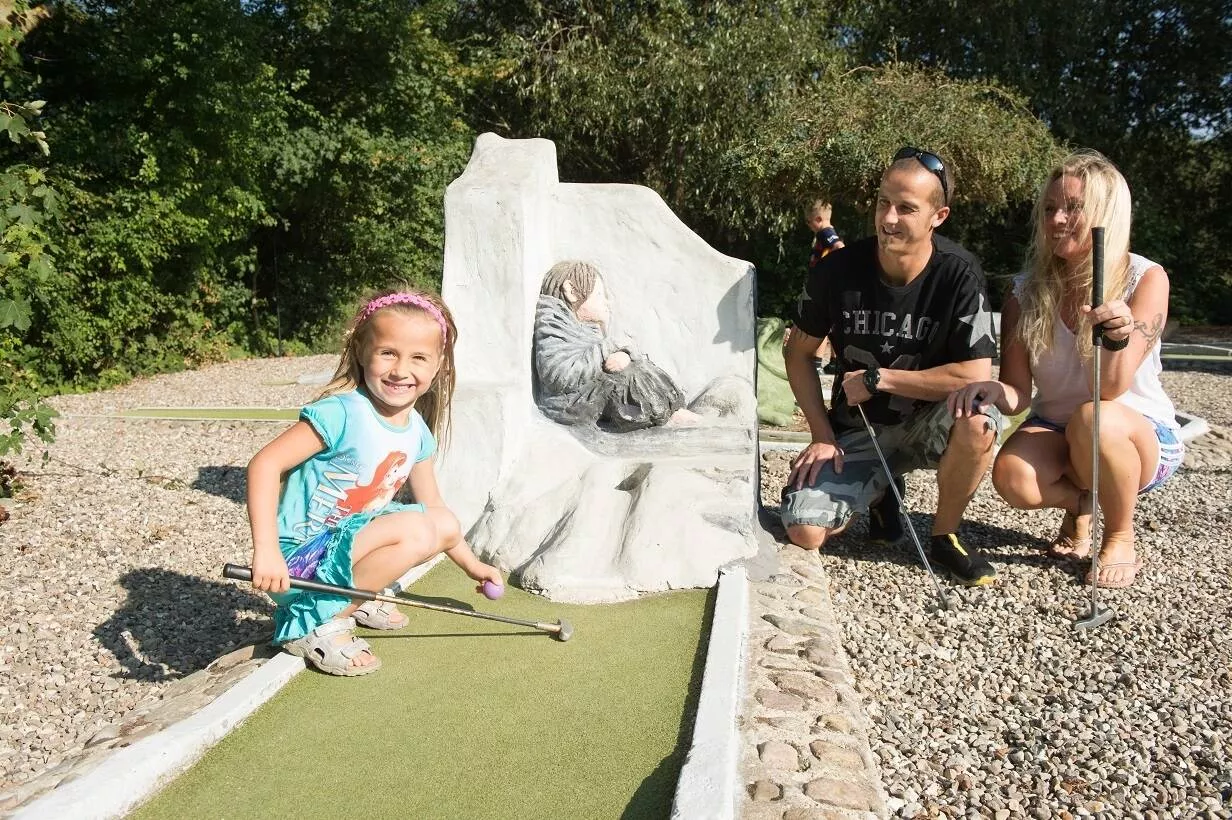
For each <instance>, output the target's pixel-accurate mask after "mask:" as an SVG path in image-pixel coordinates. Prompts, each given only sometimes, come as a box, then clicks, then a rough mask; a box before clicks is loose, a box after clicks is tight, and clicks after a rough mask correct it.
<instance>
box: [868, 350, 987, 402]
mask: <svg viewBox="0 0 1232 820" xmlns="http://www.w3.org/2000/svg"><path fill="white" fill-rule="evenodd" d="M991 378H992V359H971V360H970V361H965V362H955V363H953V364H943V365H940V366H938V367H930V368H928V369H927V370H887V369H884V368H883V369H882V370H881V380H880V382H878V384H877V390H878V392H881V393H893V394H894V395H896V396H906V397H907V398H909V399H922V400H924V401H945V399H946V398H948V397H949V395H950V394H951V393H953V392H954V391H955V390H958V389H960V388H962V387H965V386H966V385H968V384H970V383H971V382H980V381H988V380H989V379H991Z"/></svg>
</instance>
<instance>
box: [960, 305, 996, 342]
mask: <svg viewBox="0 0 1232 820" xmlns="http://www.w3.org/2000/svg"><path fill="white" fill-rule="evenodd" d="M979 298H980V302H979V307H977V308H976V309H975V313H972V314H971V315H970V316H960V317H958V321H960V322H962V323H963V324H965V325H970V326H971V347H972V348H974V347H975V346H976V345H978V344H979V343H980V341H982V340H983V339H984V338H987V339H988V341H990V342H992V343H993V344H996V343H997V340H996V339H994V338H993V335H992V311H990V310H989V309H988V308H987V307H985V306H984V294H982V293H981V294H980V296H979Z"/></svg>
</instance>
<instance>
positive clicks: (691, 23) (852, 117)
mask: <svg viewBox="0 0 1232 820" xmlns="http://www.w3.org/2000/svg"><path fill="white" fill-rule="evenodd" d="M493 5H494V4H493ZM493 5H489V4H483V3H478V4H465V5H464V6H463V14H462V20H463V21H466V22H469V23H471V24H474V25H478V27H479V28H480V29H481V30H482V28H483V24H482V23H476V21H488V22H487V26H488V27H489V30H487V31H486V32H485V33H484V36H483V38H482V42H483V43H484V44H485V49H484V50H478V49H477V50H476V52H475V59H476V61H478V62H482V63H483V64H485V65H487V66H489V69H488V72H487V73H488V76H490V77H491V81H492V89H491V90H490V91H488V92H487V93H486V94H484V95H483V98H484V99H486V100H487V101H488V102H489V106H490V107H489V109H488V110H487V111H483V112H481V114H482V116H483V118H484V119H483V127H492V128H496V129H498V130H502V131H506V132H508V133H510V134H512V135H515V136H543V137H548V138H551V139H553V140H554V141H555V142H556V144H557V147H558V152H559V154H560V160H561V167H562V173H563V174H564V175H565V176H566V178H569V179H575V180H580V181H590V180H606V181H612V180H619V181H629V182H637V183H641V184H645V185H649V186H650V187H652V188H654V189H656V190H657V191H659V193H660V194H662V195H663V197H664V199H665V200H666V201H667V202H668V204H669V205H671V206H672V208H673V209H674V210H675V211H676V212H677V213H678V214H679V215H680V216H681V218H682V219H684V221H685V222H686V223H688V224H689V225H690V226H691V227H693V228H694V229H695V230H696V231H697V232H698V233H699V234H701V235H702V237H703V238H705V239H707V240H708V241H709V242H711V244H713V245H715V246H716V247H718V248H719V249H721V250H724V251H726V252H728V253H732V254H734V255H738V256H742V257H744V258H748V259H750V260H751V261H753V262H755V263H756V264H757V266H758V268H759V270H760V274H761V276H760V281H759V292H760V296H761V301H762V310H763V312H767V313H769V312H775V311H783V310H785V308H786V304H787V303H788V302H789V301H790V300H791V299H792V298H793V297H794V296H795V294H796V293H797V292H798V290H799V282H800V278H801V275H802V271H803V263H804V260H805V258H806V257H807V240H806V238H805V234H804V233H803V231H802V229H801V228H800V227H799V225H800V223H801V215H800V207H801V205H802V204H803V202H804V200H806V199H807V198H809V197H810V196H811V195H814V194H822V195H824V196H827V197H830V198H832V199H834V200H835V201H837V202H839V203H841V204H842V205H843V206H845V210H843V209H840V211H839V214H840V217H839V220H840V224H841V226H842V227H845V228H846V230H847V232H848V233H849V234H850V233H854V234H860V233H863V232H865V230H866V226H865V224H864V223H865V221H866V219H867V211H868V205H869V202H870V197H871V194H872V192H873V190H874V189H875V186H876V181H877V178H878V175H879V174H880V171H881V170H882V169H883V168H884V166H885V164H886V162H887V161H888V160H889V158H890V156H891V155H892V154H893V152H894V151H895V150H896V149H897V148H899V147H901V146H902V145H904V144H919V145H926V146H929V147H931V148H933V149H935V150H939V151H941V152H943V153H944V154H946V156H947V159H948V160H949V161H950V163H951V164H952V166H953V168H954V172H955V175H956V177H957V179H958V181H959V186H958V190H959V194H958V202H959V204H960V209H961V208H966V207H968V206H969V205H971V204H976V203H980V204H985V205H989V206H1000V205H1002V204H1004V203H1005V202H1006V201H1007V200H1015V199H1022V198H1024V197H1026V196H1027V195H1028V191H1029V190H1030V186H1031V185H1032V183H1033V180H1034V179H1036V178H1038V176H1039V175H1040V174H1041V173H1042V170H1043V168H1045V167H1046V166H1047V164H1048V162H1050V161H1051V159H1052V158H1054V156H1055V145H1054V143H1053V141H1052V139H1051V138H1050V136H1049V134H1048V132H1047V129H1046V128H1045V126H1044V125H1043V124H1042V123H1040V122H1039V121H1038V120H1037V119H1036V118H1035V117H1034V116H1033V115H1032V114H1031V113H1030V112H1029V111H1028V109H1027V108H1026V105H1025V101H1024V100H1023V99H1022V98H1021V97H1019V96H1018V95H1015V94H1013V93H1012V92H1009V91H1006V90H1005V89H1003V88H1000V87H999V86H997V85H996V84H995V83H992V82H990V81H984V80H966V81H958V80H955V79H953V78H949V77H947V76H945V75H944V74H942V73H941V72H940V71H937V70H935V69H926V68H921V67H919V66H916V65H912V64H907V63H894V64H889V65H884V66H878V67H868V66H862V65H860V64H859V63H857V62H854V61H853V60H852V59H851V57H850V55H849V53H848V48H847V42H846V41H847V38H848V37H849V33H848V31H847V30H846V29H845V28H844V27H843V26H841V25H840V23H841V22H842V21H841V19H840V18H839V17H837V16H836V15H835V13H834V12H833V10H832V9H831V8H830V7H829V6H828V5H827V4H825V3H820V2H815V0H794V2H793V0H787V2H735V1H734V0H732V1H731V2H725V1H724V0H712V1H711V2H697V1H691V0H662V1H661V2H631V3H621V4H604V5H602V6H600V5H599V4H591V3H587V2H557V3H543V2H525V3H516V4H500V7H501V8H500V10H497V9H495V8H494V7H493ZM843 220H846V224H845V225H844V224H842V223H843ZM789 245H794V246H795V248H794V249H793V250H790V251H788V250H786V248H787V247H788V246H789Z"/></svg>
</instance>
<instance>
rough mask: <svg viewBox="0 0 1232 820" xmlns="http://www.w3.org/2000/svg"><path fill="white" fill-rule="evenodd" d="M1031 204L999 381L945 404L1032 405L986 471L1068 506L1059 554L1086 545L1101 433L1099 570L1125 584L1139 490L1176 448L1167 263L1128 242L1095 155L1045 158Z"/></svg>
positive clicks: (1012, 493)
mask: <svg viewBox="0 0 1232 820" xmlns="http://www.w3.org/2000/svg"><path fill="white" fill-rule="evenodd" d="M1035 214H1036V218H1035V241H1034V243H1033V252H1032V256H1031V258H1030V260H1029V262H1028V270H1027V272H1026V273H1024V274H1022V275H1020V276H1018V277H1017V278H1016V279H1015V280H1014V292H1013V295H1012V296H1011V297H1010V298H1009V299H1008V300H1007V301H1006V303H1005V310H1004V312H1003V314H1002V321H1003V323H1004V324H1003V329H1002V339H1003V346H1002V358H1001V373H1000V381H990V382H976V383H975V384H971V385H968V386H967V387H965V388H963V389H961V390H959V391H957V392H955V393H954V394H953V395H951V396H950V400H949V401H950V404H949V409H950V411H951V412H952V413H954V415H955V416H961V415H964V414H966V413H969V412H971V410H970V408H971V407H972V406H973V404H976V403H978V404H982V405H985V406H987V405H990V404H996V405H997V407H998V408H1000V410H1001V411H1002V412H1003V413H1006V414H1007V415H1008V414H1014V413H1018V412H1021V411H1022V410H1024V409H1026V407H1027V406H1028V404H1030V407H1031V414H1030V416H1029V417H1028V418H1027V420H1026V421H1024V422H1023V423H1022V425H1021V426H1020V427H1019V428H1018V430H1017V431H1016V432H1015V433H1014V434H1013V435H1012V436H1010V438H1009V440H1008V441H1006V443H1005V446H1004V447H1002V448H1001V452H1000V454H999V455H998V456H997V460H996V462H995V463H994V464H993V468H992V480H993V485H994V486H995V487H996V489H997V492H998V493H1000V494H1001V497H1002V498H1004V499H1005V500H1006V501H1007V502H1009V504H1010V505H1011V506H1014V507H1018V508H1022V509H1039V508H1049V507H1054V508H1056V507H1059V508H1061V509H1063V510H1065V516H1064V518H1063V519H1062V521H1061V528H1060V531H1059V532H1058V533H1057V536H1056V538H1054V539H1053V542H1052V545H1051V547H1050V548H1049V550H1048V551H1049V554H1051V555H1052V556H1054V557H1057V558H1072V559H1082V558H1085V557H1086V556H1087V555H1089V554H1090V552H1091V548H1092V545H1091V537H1090V526H1091V494H1090V491H1089V490H1090V486H1091V478H1092V476H1091V457H1092V450H1093V449H1094V448H1095V447H1096V446H1098V447H1099V457H1100V468H1099V500H1100V507H1101V508H1102V510H1103V514H1104V525H1105V526H1104V532H1103V538H1102V540H1103V543H1102V544H1101V545H1100V553H1099V578H1098V581H1099V585H1100V586H1102V587H1127V586H1129V585H1130V584H1132V583H1133V581H1134V578H1135V576H1136V575H1137V573H1138V570H1139V569H1140V568H1141V567H1142V559H1141V558H1140V557H1139V556H1138V555H1137V553H1136V551H1135V549H1134V531H1133V514H1134V506H1135V504H1136V502H1137V496H1138V495H1140V494H1142V493H1145V492H1147V491H1148V490H1151V489H1154V488H1155V487H1158V486H1159V485H1160V484H1162V483H1163V482H1164V481H1166V480H1167V479H1168V477H1169V476H1171V475H1172V473H1173V472H1174V471H1175V470H1176V468H1177V467H1178V466H1179V465H1180V463H1181V459H1182V456H1183V455H1184V448H1183V446H1182V444H1181V442H1180V439H1179V436H1178V428H1177V424H1176V413H1175V410H1174V408H1173V406H1172V401H1171V400H1170V399H1169V398H1168V396H1167V394H1166V393H1164V389H1163V386H1162V385H1161V384H1160V381H1159V373H1160V371H1161V369H1162V367H1161V363H1160V359H1159V353H1160V335H1161V333H1162V331H1163V327H1164V323H1165V322H1166V321H1167V318H1168V275H1167V273H1165V272H1164V269H1163V268H1162V267H1160V266H1159V265H1157V264H1155V263H1154V262H1152V261H1151V260H1149V259H1146V258H1144V257H1141V256H1138V255H1137V254H1133V253H1130V252H1129V228H1130V197H1129V186H1128V185H1126V183H1125V178H1124V177H1123V176H1121V173H1120V171H1118V170H1117V169H1116V167H1115V166H1114V165H1113V164H1112V163H1111V162H1109V161H1108V160H1107V159H1105V158H1104V157H1103V156H1102V155H1100V154H1097V153H1095V152H1085V153H1079V154H1074V155H1072V156H1070V157H1069V158H1067V159H1066V160H1065V161H1064V162H1062V163H1061V165H1060V166H1058V167H1057V168H1056V169H1054V170H1053V172H1052V174H1051V175H1049V177H1048V181H1047V183H1046V184H1045V186H1044V188H1043V190H1042V191H1041V194H1040V198H1039V200H1038V202H1037V203H1036V210H1035ZM1095 226H1104V228H1105V233H1106V239H1105V243H1104V248H1105V258H1106V260H1107V264H1106V266H1105V272H1106V283H1107V284H1106V288H1105V294H1106V297H1107V298H1106V301H1105V302H1104V303H1103V304H1102V305H1099V306H1097V307H1094V308H1093V307H1091V305H1090V301H1091V280H1092V270H1091V228H1092V227H1095ZM1094 325H1102V326H1103V329H1104V334H1103V335H1104V342H1103V348H1104V354H1103V358H1102V360H1101V372H1100V384H1099V391H1098V392H1099V401H1100V411H1099V412H1100V425H1099V442H1098V444H1096V443H1095V442H1094V441H1093V439H1094V436H1093V431H1092V426H1093V425H1092V422H1093V419H1094V412H1093V407H1094V402H1093V395H1094V391H1093V390H1092V385H1091V379H1092V378H1093V376H1092V370H1091V358H1092V356H1093V355H1094V353H1093V344H1092V341H1091V328H1092V326H1094ZM1032 382H1034V384H1035V387H1036V395H1035V398H1034V401H1032V397H1031V385H1032ZM1091 580H1092V579H1091V577H1090V572H1089V571H1088V573H1087V583H1091Z"/></svg>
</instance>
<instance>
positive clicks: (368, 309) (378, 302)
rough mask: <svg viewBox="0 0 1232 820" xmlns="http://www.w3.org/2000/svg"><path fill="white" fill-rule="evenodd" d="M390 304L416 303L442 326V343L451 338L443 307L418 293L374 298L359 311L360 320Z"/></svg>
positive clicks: (403, 293) (366, 318) (394, 294)
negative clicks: (442, 311) (442, 310)
mask: <svg viewBox="0 0 1232 820" xmlns="http://www.w3.org/2000/svg"><path fill="white" fill-rule="evenodd" d="M390 305H414V306H415V307H417V308H422V309H423V310H426V311H427V312H428V315H429V316H431V317H432V318H433V319H435V320H436V323H437V324H438V325H440V326H441V344H444V343H445V342H446V341H447V340H448V339H449V325H448V324H447V323H446V322H445V314H443V313H441V309H440V308H438V307H437V306H436V305H434V304H432V302H431V301H429V300H427V299H425V298H424V297H422V296H420V295H419V294H418V293H405V292H402V293H391V294H389V295H387V296H379V297H377V298H376V299H373V300H372V301H371V302H369V303H368V304H366V305H364V309H363V310H361V311H360V312H359V321H361V322H364V321H367V320H368V317H369V316H371V315H372V314H374V313H376V312H377V311H378V310H380V309H381V308H384V307H389V306H390Z"/></svg>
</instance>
